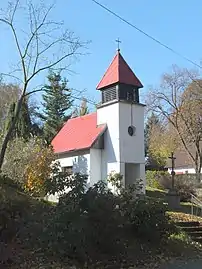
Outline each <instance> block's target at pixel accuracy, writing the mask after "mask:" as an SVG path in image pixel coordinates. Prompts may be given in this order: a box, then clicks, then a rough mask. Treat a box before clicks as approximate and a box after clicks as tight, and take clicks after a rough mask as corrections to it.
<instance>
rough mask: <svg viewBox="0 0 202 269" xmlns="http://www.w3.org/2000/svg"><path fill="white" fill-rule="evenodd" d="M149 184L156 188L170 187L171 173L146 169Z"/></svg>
mask: <svg viewBox="0 0 202 269" xmlns="http://www.w3.org/2000/svg"><path fill="white" fill-rule="evenodd" d="M146 182H147V186H149V187H151V188H154V189H169V188H170V186H171V184H170V183H171V181H170V175H169V173H168V172H167V171H150V170H147V171H146Z"/></svg>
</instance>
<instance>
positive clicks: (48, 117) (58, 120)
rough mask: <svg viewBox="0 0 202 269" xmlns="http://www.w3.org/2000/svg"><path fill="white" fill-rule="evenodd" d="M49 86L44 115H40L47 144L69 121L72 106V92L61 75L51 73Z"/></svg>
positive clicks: (44, 101)
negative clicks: (68, 113) (68, 112)
mask: <svg viewBox="0 0 202 269" xmlns="http://www.w3.org/2000/svg"><path fill="white" fill-rule="evenodd" d="M48 82H49V84H48V85H45V87H44V92H45V93H44V94H43V107H44V110H43V114H40V117H41V119H42V120H43V122H44V127H43V133H44V138H45V139H46V141H47V142H49V143H50V142H51V140H52V139H53V137H54V136H55V135H56V134H57V133H58V131H59V130H60V129H61V127H62V126H63V124H64V122H65V121H66V120H68V119H69V117H70V116H69V115H67V114H66V113H67V111H68V110H69V109H70V108H71V106H72V99H71V90H70V89H68V88H67V80H65V79H62V77H61V75H60V73H55V72H50V74H49V75H48Z"/></svg>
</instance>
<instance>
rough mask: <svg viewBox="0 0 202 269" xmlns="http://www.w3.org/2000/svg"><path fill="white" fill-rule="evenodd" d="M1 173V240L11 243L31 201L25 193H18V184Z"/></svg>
mask: <svg viewBox="0 0 202 269" xmlns="http://www.w3.org/2000/svg"><path fill="white" fill-rule="evenodd" d="M11 183H12V182H11V180H9V181H8V180H7V179H6V178H5V176H2V175H0V242H4V243H9V242H10V241H11V240H12V239H13V238H14V237H15V236H16V234H17V232H18V231H19V229H20V227H21V224H22V218H23V217H24V216H25V214H26V212H27V211H26V210H27V208H28V206H29V201H28V199H27V197H26V196H24V195H23V194H21V196H20V195H17V194H16V192H17V191H19V188H18V186H17V187H16V186H15V184H11Z"/></svg>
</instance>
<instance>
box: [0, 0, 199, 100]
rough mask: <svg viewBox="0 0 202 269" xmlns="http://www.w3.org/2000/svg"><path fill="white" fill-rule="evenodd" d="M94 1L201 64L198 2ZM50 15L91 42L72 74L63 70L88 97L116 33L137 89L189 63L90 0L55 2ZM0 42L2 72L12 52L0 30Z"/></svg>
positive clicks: (72, 84)
mask: <svg viewBox="0 0 202 269" xmlns="http://www.w3.org/2000/svg"><path fill="white" fill-rule="evenodd" d="M98 1H99V2H100V3H101V4H104V5H106V6H107V7H108V8H110V9H112V10H113V11H114V12H117V13H118V14H119V15H121V16H123V17H124V18H125V19H127V20H129V21H130V22H131V23H133V24H135V25H136V26H137V27H139V28H141V29H142V30H144V31H145V32H147V33H149V34H150V35H152V36H154V37H155V38H157V39H159V40H160V41H161V42H163V43H165V44H167V45H168V46H170V47H172V48H173V49H175V50H176V51H179V52H180V53H181V54H183V55H185V56H186V57H188V58H190V59H192V60H193V61H196V62H197V63H200V61H201V59H202V49H201V48H202V35H201V25H202V17H201V10H202V2H201V1H200V0H195V1H190V0H186V1H182V0H178V1H176V0H175V1H174V0H170V1H168V0H167V1H160V0H153V1H149V0H139V1H134V0H125V1H120V0H119V1H118V0H98ZM3 2H7V1H6V0H3ZM47 2H48V0H47ZM50 3H51V2H50ZM53 17H54V18H55V19H56V20H64V22H65V26H66V27H68V28H70V29H71V30H73V31H74V32H75V34H76V35H77V36H79V37H80V38H81V39H82V40H83V41H86V40H90V41H91V43H90V44H89V45H88V50H87V54H86V55H84V56H82V57H81V58H80V59H79V61H78V62H77V63H75V64H74V65H72V67H71V69H72V70H73V71H74V72H75V73H76V74H65V73H63V75H64V76H66V77H67V78H68V79H69V86H70V87H73V88H76V89H78V90H83V89H86V93H85V95H86V96H87V97H88V98H91V99H96V100H99V93H98V92H97V91H96V89H95V88H96V85H97V83H98V82H99V80H100V79H101V77H102V75H103V74H104V72H105V70H106V68H107V67H108V65H109V63H110V62H111V60H112V58H113V56H114V54H115V53H116V47H117V44H116V42H115V40H116V39H117V37H119V38H120V39H121V41H122V43H121V53H122V55H123V57H124V58H125V60H126V61H127V62H128V64H129V65H130V67H131V68H132V69H133V70H134V72H135V73H136V75H137V76H138V77H139V79H140V80H141V81H142V83H143V85H144V88H143V89H142V90H141V91H142V93H146V92H147V90H148V87H149V85H156V84H158V82H159V81H160V77H161V74H162V73H163V72H165V71H168V70H169V68H170V66H171V65H172V64H178V65H179V66H183V67H188V68H189V67H192V65H191V64H190V63H188V62H186V61H185V60H183V59H181V58H180V57H178V56H176V55H175V54H173V53H171V52H170V51H168V50H166V49H165V48H163V47H161V46H160V45H158V44H156V43H155V42H154V41H152V40H150V39H148V38H147V37H145V36H144V35H142V34H141V33H139V32H137V31H136V30H135V29H133V28H131V27H129V26H128V25H126V24H124V23H123V22H121V21H120V20H119V19H117V18H115V17H113V16H112V15H110V14H108V13H107V12H106V11H104V10H103V9H101V8H100V7H99V6H97V5H96V4H94V3H93V2H92V1H91V0H56V8H55V11H54V14H53ZM0 40H1V51H0V57H1V62H0V72H1V71H4V70H8V68H9V67H8V62H9V63H10V62H11V61H12V59H14V58H15V53H14V51H13V50H12V49H11V47H10V45H9V42H11V38H10V36H9V35H8V34H7V32H4V34H3V31H2V29H1V32H0ZM7 40H8V41H7ZM8 59H9V61H8ZM40 80H41V82H42V83H43V82H44V78H42V77H40Z"/></svg>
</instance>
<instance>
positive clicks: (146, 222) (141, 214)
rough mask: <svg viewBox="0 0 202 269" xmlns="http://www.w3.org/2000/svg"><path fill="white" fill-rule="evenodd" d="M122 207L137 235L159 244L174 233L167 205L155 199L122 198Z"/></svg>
mask: <svg viewBox="0 0 202 269" xmlns="http://www.w3.org/2000/svg"><path fill="white" fill-rule="evenodd" d="M120 209H121V211H122V214H123V215H124V216H125V217H126V219H127V221H128V222H129V223H130V224H131V225H132V230H133V233H134V236H135V237H138V238H140V239H143V240H146V241H147V242H148V241H149V242H151V243H155V244H159V243H160V242H161V241H164V240H166V239H167V238H168V237H169V236H170V234H171V233H173V230H174V226H173V224H172V223H171V222H170V219H169V217H168V215H167V214H166V211H167V207H166V206H165V205H164V204H163V203H162V202H159V201H157V200H154V199H152V200H151V199H147V198H143V199H131V198H130V199H128V200H127V199H121V206H120Z"/></svg>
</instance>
